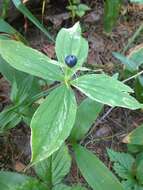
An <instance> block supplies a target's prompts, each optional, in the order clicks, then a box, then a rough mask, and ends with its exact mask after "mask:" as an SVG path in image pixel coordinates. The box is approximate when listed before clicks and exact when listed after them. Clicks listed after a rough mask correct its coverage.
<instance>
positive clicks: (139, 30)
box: [123, 23, 143, 53]
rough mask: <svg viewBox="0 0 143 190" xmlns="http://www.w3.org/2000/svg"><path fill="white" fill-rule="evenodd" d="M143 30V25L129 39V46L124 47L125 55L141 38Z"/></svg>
mask: <svg viewBox="0 0 143 190" xmlns="http://www.w3.org/2000/svg"><path fill="white" fill-rule="evenodd" d="M142 30H143V23H142V24H141V25H140V26H139V28H138V29H137V30H136V31H135V33H134V35H133V36H132V37H131V38H130V39H129V41H128V43H127V45H126V46H125V47H124V50H123V53H125V52H126V51H127V50H128V48H129V47H130V45H131V44H132V43H133V42H134V41H135V39H136V38H137V37H138V36H139V34H140V33H141V31H142Z"/></svg>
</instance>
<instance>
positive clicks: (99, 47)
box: [0, 0, 143, 182]
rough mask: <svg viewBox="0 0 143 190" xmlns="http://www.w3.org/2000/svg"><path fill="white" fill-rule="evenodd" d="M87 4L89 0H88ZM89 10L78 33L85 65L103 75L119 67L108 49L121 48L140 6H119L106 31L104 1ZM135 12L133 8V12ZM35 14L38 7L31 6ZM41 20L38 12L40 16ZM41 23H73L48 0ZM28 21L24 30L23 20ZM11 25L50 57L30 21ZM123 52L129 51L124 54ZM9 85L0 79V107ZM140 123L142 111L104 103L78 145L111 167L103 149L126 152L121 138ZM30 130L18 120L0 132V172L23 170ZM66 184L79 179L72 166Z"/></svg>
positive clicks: (52, 27) (52, 26) (52, 28)
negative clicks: (110, 28)
mask: <svg viewBox="0 0 143 190" xmlns="http://www.w3.org/2000/svg"><path fill="white" fill-rule="evenodd" d="M87 2H88V1H87ZM88 3H89V6H90V7H91V11H90V12H88V13H87V14H86V15H85V16H84V17H82V18H81V19H80V22H81V25H82V28H83V35H84V36H85V37H86V38H87V40H88V42H89V45H90V50H89V56H88V62H87V64H86V66H88V67H90V68H94V69H95V68H102V69H103V70H104V71H105V72H106V73H109V74H113V73H116V72H121V71H122V65H121V64H120V63H118V62H117V61H116V60H115V59H114V58H113V56H112V52H113V51H116V52H123V50H124V47H125V45H126V44H127V42H128V40H129V39H130V38H131V36H132V35H133V34H134V32H135V30H136V29H137V28H138V27H139V26H140V24H141V23H142V22H143V11H142V10H143V9H142V8H141V7H136V8H135V7H133V6H130V5H128V6H124V7H123V8H122V12H121V15H120V18H119V20H118V23H117V25H116V26H115V27H114V29H113V32H112V34H111V35H107V34H105V33H104V31H103V2H102V1H100V0H97V1H89V2H88ZM137 10H138V11H137ZM35 11H36V13H37V12H38V13H37V16H39V15H40V11H39V9H37V10H35ZM39 18H40V16H39ZM43 21H44V24H45V25H47V26H48V28H49V32H51V33H52V34H54V35H55V36H56V34H57V32H58V30H59V29H60V28H61V27H69V26H71V25H72V22H71V19H70V18H69V15H68V13H67V11H66V9H64V8H63V7H62V6H60V4H59V6H58V4H56V5H54V4H53V5H51V4H49V5H48V6H47V8H46V11H45V15H44V17H43ZM25 22H26V24H28V25H27V27H26V28H25V32H24V24H25ZM12 24H13V26H15V27H16V28H17V29H19V27H20V30H21V31H23V33H24V34H25V36H26V38H27V39H28V41H29V43H30V45H31V46H32V47H34V48H36V49H38V50H40V51H42V52H44V53H45V54H47V55H48V56H50V57H51V58H54V57H55V51H54V44H51V43H50V42H49V41H48V40H47V38H46V37H45V36H44V35H43V34H42V33H41V32H40V31H39V30H38V29H36V28H35V27H34V26H33V25H32V24H30V23H29V22H28V21H26V20H25V19H24V18H23V17H21V18H18V19H17V20H16V21H14V22H13V23H12ZM142 42H143V35H140V36H139V38H138V39H137V40H136V42H135V44H132V47H134V46H135V45H137V44H140V43H142ZM126 53H128V52H126ZM9 91H10V86H9V84H8V83H7V82H6V81H5V80H4V79H3V77H2V76H1V78H0V100H1V102H0V109H1V110H3V108H4V107H5V106H6V105H8V104H9ZM142 122H143V117H142V113H141V112H139V111H130V110H127V109H121V108H114V109H113V110H112V111H111V110H110V107H108V106H105V108H104V110H103V112H102V114H101V115H100V116H99V117H98V119H97V121H96V122H95V124H94V125H93V126H92V131H91V132H90V133H89V134H88V135H87V136H86V138H85V139H84V140H83V142H82V143H83V144H84V145H85V146H86V147H88V148H89V149H90V150H92V151H93V152H96V154H97V155H98V156H99V157H100V159H101V160H102V161H103V162H104V163H105V164H106V165H107V166H108V167H109V168H110V162H109V159H108V156H107V153H106V148H107V147H109V148H113V149H114V150H119V151H122V150H126V145H124V144H123V142H122V140H123V138H124V137H125V136H126V135H127V134H128V133H129V132H130V131H131V130H132V129H134V128H136V127H138V125H139V124H141V123H142ZM29 140H30V130H29V128H28V127H27V126H25V125H24V124H23V123H21V124H20V125H19V126H17V128H15V129H12V130H11V131H10V132H9V133H8V134H6V135H4V136H0V170H11V171H18V172H19V171H22V170H23V168H25V165H26V164H27V163H28V162H29V160H30V144H29ZM69 178H70V181H71V182H75V181H79V180H82V178H80V177H79V172H78V171H77V169H76V167H75V166H74V164H73V167H72V172H71V174H70V176H69Z"/></svg>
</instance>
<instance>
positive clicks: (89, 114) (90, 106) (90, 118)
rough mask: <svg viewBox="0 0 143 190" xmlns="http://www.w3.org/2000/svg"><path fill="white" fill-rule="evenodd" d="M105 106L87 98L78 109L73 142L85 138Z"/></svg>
mask: <svg viewBox="0 0 143 190" xmlns="http://www.w3.org/2000/svg"><path fill="white" fill-rule="evenodd" d="M103 106H104V105H103V104H101V103H99V102H96V101H94V100H91V99H90V98H86V99H85V100H83V101H82V102H81V104H80V105H79V107H78V109H77V115H76V121H75V124H74V127H73V129H72V132H71V135H70V139H71V140H72V141H78V140H81V139H82V138H83V137H84V135H85V134H86V133H87V132H88V131H89V129H90V127H91V125H92V124H93V123H94V121H95V120H96V119H97V117H98V115H99V113H100V112H101V110H102V108H103Z"/></svg>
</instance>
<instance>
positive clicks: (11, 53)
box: [0, 40, 62, 81]
mask: <svg viewBox="0 0 143 190" xmlns="http://www.w3.org/2000/svg"><path fill="white" fill-rule="evenodd" d="M0 54H1V56H2V57H3V59H4V60H5V61H6V62H7V63H9V64H10V65H11V66H12V67H14V68H15V69H17V70H20V71H23V72H26V73H28V74H31V75H34V76H37V77H41V78H43V79H47V80H52V81H55V80H61V79H62V73H61V70H60V67H59V66H57V65H55V64H52V63H53V60H51V59H50V58H48V57H47V56H45V55H44V54H42V53H41V52H39V51H37V50H35V49H32V48H30V47H27V46H25V45H24V44H22V43H21V42H17V41H13V40H0ZM54 63H55V62H54Z"/></svg>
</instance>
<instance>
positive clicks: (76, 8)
mask: <svg viewBox="0 0 143 190" xmlns="http://www.w3.org/2000/svg"><path fill="white" fill-rule="evenodd" d="M67 10H69V11H71V15H72V19H73V20H74V19H75V17H76V16H77V17H83V16H84V15H85V14H86V12H87V11H90V7H89V6H87V5H86V4H84V3H81V2H80V1H78V0H69V6H67Z"/></svg>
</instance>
